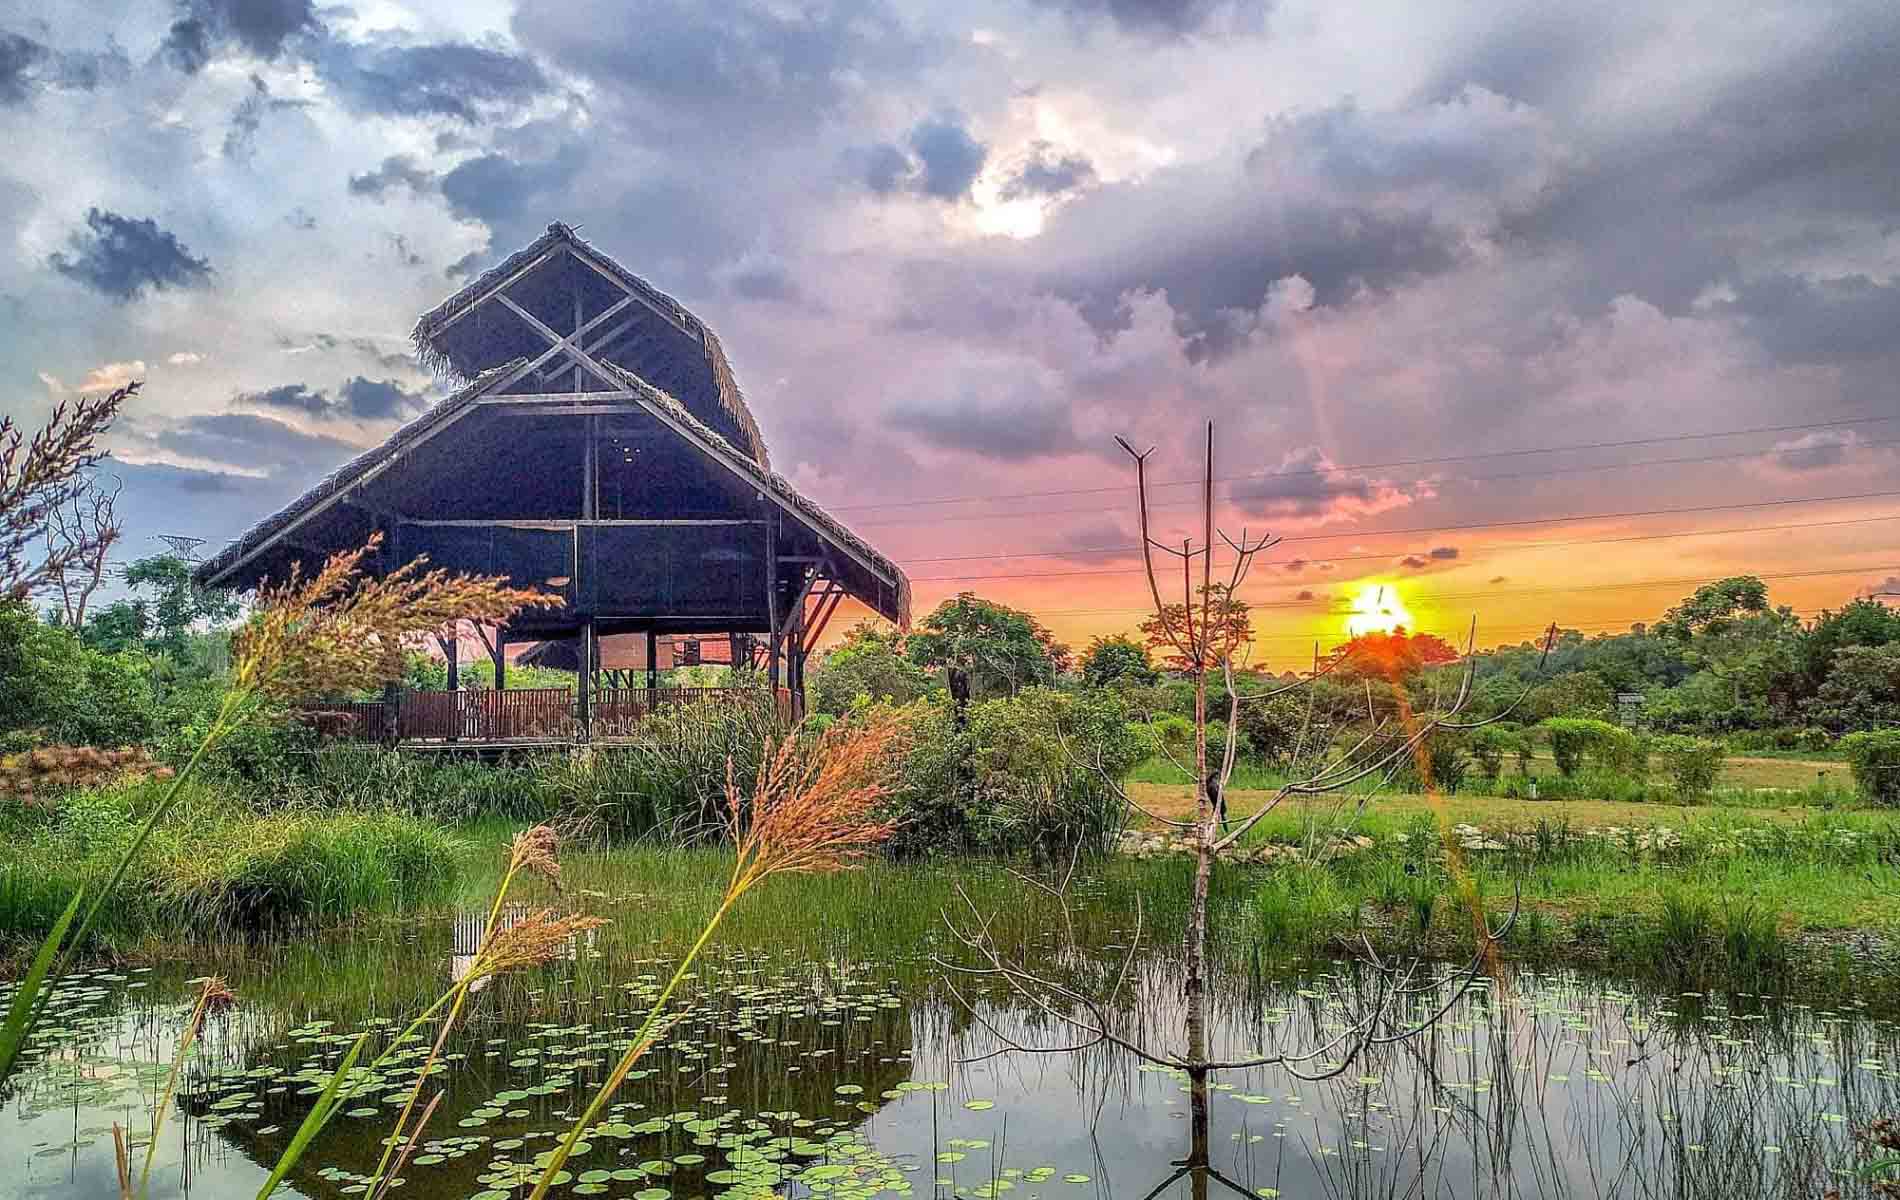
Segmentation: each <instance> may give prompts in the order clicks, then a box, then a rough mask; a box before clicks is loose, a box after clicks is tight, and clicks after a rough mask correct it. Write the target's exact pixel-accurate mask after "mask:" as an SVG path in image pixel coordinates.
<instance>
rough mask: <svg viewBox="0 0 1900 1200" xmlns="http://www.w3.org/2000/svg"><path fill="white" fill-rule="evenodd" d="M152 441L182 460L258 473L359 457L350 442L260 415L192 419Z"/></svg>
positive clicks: (207, 415)
mask: <svg viewBox="0 0 1900 1200" xmlns="http://www.w3.org/2000/svg"><path fill="white" fill-rule="evenodd" d="M152 440H153V441H154V442H155V443H156V444H157V445H158V446H160V447H162V448H164V449H166V450H170V451H172V452H174V453H177V454H185V455H189V456H191V457H193V458H202V459H208V460H210V461H212V462H220V463H228V464H230V465H231V466H233V467H244V468H249V469H252V470H258V469H269V470H273V471H275V470H279V469H283V468H314V467H322V466H332V465H335V464H336V463H340V462H342V461H343V460H344V459H346V458H349V457H350V456H352V455H354V454H355V453H356V452H357V448H356V447H354V446H352V445H350V444H349V443H348V442H345V441H341V440H339V439H337V438H332V437H324V436H322V435H320V434H313V433H305V432H303V431H302V430H300V429H297V428H295V427H294V426H291V425H289V424H287V423H285V422H283V421H279V420H277V419H276V418H274V417H266V416H261V415H258V414H256V413H208V414H200V415H197V416H190V417H186V418H184V419H183V420H181V421H179V422H178V423H177V424H176V425H174V426H172V427H171V428H169V429H165V430H161V431H160V432H159V433H158V434H156V435H155V436H154V437H153V439H152Z"/></svg>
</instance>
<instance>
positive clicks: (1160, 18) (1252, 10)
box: [1039, 0, 1271, 36]
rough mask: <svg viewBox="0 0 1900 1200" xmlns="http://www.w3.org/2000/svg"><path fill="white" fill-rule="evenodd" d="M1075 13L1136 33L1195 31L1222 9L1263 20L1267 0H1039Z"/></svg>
mask: <svg viewBox="0 0 1900 1200" xmlns="http://www.w3.org/2000/svg"><path fill="white" fill-rule="evenodd" d="M1039 3H1042V4H1044V5H1046V6H1049V7H1053V8H1058V9H1061V10H1063V11H1065V12H1067V13H1069V14H1071V15H1072V16H1076V17H1083V18H1105V19H1107V20H1111V21H1113V22H1114V23H1115V24H1117V25H1119V26H1121V27H1122V28H1123V29H1126V30H1128V31H1130V32H1133V33H1145V34H1166V35H1174V36H1179V35H1182V34H1188V33H1193V32H1195V31H1197V30H1199V29H1201V28H1203V27H1204V26H1206V25H1207V24H1208V23H1209V22H1210V21H1212V20H1213V19H1214V18H1215V17H1216V16H1217V15H1221V14H1223V13H1229V14H1235V15H1241V16H1250V17H1252V18H1253V21H1254V23H1258V22H1259V21H1262V20H1264V18H1265V16H1266V14H1267V11H1268V9H1269V8H1270V7H1271V6H1270V5H1269V4H1268V3H1267V2H1266V0H1039Z"/></svg>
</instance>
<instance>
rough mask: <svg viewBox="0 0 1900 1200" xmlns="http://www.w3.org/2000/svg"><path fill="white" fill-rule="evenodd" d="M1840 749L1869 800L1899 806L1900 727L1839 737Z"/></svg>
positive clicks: (1858, 786)
mask: <svg viewBox="0 0 1900 1200" xmlns="http://www.w3.org/2000/svg"><path fill="white" fill-rule="evenodd" d="M1841 752H1842V753H1844V754H1845V755H1847V765H1848V766H1849V767H1850V768H1852V770H1853V772H1854V786H1855V787H1856V788H1858V789H1859V790H1860V794H1861V796H1862V797H1863V798H1864V799H1866V800H1867V802H1868V803H1870V804H1878V805H1880V806H1881V807H1882V808H1900V729H1874V730H1867V731H1864V732H1861V733H1850V734H1848V735H1847V736H1846V737H1844V738H1842V739H1841Z"/></svg>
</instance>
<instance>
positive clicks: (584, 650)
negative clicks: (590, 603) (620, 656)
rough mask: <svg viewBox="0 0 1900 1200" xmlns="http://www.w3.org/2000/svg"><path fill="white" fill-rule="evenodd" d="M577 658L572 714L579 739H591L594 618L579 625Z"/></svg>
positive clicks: (594, 654)
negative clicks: (578, 729)
mask: <svg viewBox="0 0 1900 1200" xmlns="http://www.w3.org/2000/svg"><path fill="white" fill-rule="evenodd" d="M580 639H581V640H580V649H579V653H578V655H577V657H578V659H579V663H578V665H579V667H580V672H579V675H580V678H579V681H578V683H577V684H576V685H575V687H576V690H575V693H574V700H575V710H574V715H575V716H576V717H578V718H579V719H580V740H581V741H582V742H587V741H591V740H592V738H593V732H594V697H593V687H594V662H595V659H596V650H597V647H596V645H595V643H594V618H592V617H588V618H587V620H586V622H585V623H584V624H582V625H581V633H580Z"/></svg>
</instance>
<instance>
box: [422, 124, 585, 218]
mask: <svg viewBox="0 0 1900 1200" xmlns="http://www.w3.org/2000/svg"><path fill="white" fill-rule="evenodd" d="M585 160H586V150H585V149H584V148H583V147H582V146H581V145H580V144H579V143H572V142H570V143H567V144H565V145H563V146H561V147H559V148H558V149H557V150H556V151H555V153H554V154H553V156H552V157H550V158H547V159H543V160H539V161H519V160H517V159H514V158H511V157H508V156H507V155H503V154H484V155H481V156H480V157H478V158H471V159H469V160H468V161H467V162H464V163H462V164H461V165H460V166H458V167H456V168H455V169H454V170H452V171H450V172H449V173H448V174H446V175H444V176H443V177H442V196H443V198H444V199H445V200H447V201H448V202H449V208H450V210H451V211H453V212H454V213H455V215H457V216H459V217H468V218H472V219H474V220H478V221H482V222H484V223H486V224H487V225H488V227H489V228H490V229H492V230H494V231H495V232H496V234H497V236H499V237H502V238H503V239H504V240H505V241H507V242H510V243H511V242H513V241H514V240H515V238H514V236H513V235H514V234H515V233H517V232H520V231H519V230H516V229H514V228H513V227H514V226H515V225H517V224H522V223H524V221H523V219H524V218H526V220H525V224H527V225H534V226H536V227H537V228H538V227H539V226H538V225H537V218H536V217H535V215H534V214H533V213H531V211H530V210H531V209H533V208H534V207H535V206H536V205H538V204H542V203H544V202H545V201H546V200H547V199H548V198H549V197H550V196H552V195H555V194H558V193H559V192H560V191H561V189H562V188H564V187H565V186H566V185H567V183H568V182H569V181H570V180H572V179H573V178H574V176H575V175H577V174H578V173H579V172H580V169H581V166H582V165H583V163H584V162H585ZM540 221H541V223H545V218H540ZM522 240H526V239H522Z"/></svg>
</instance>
